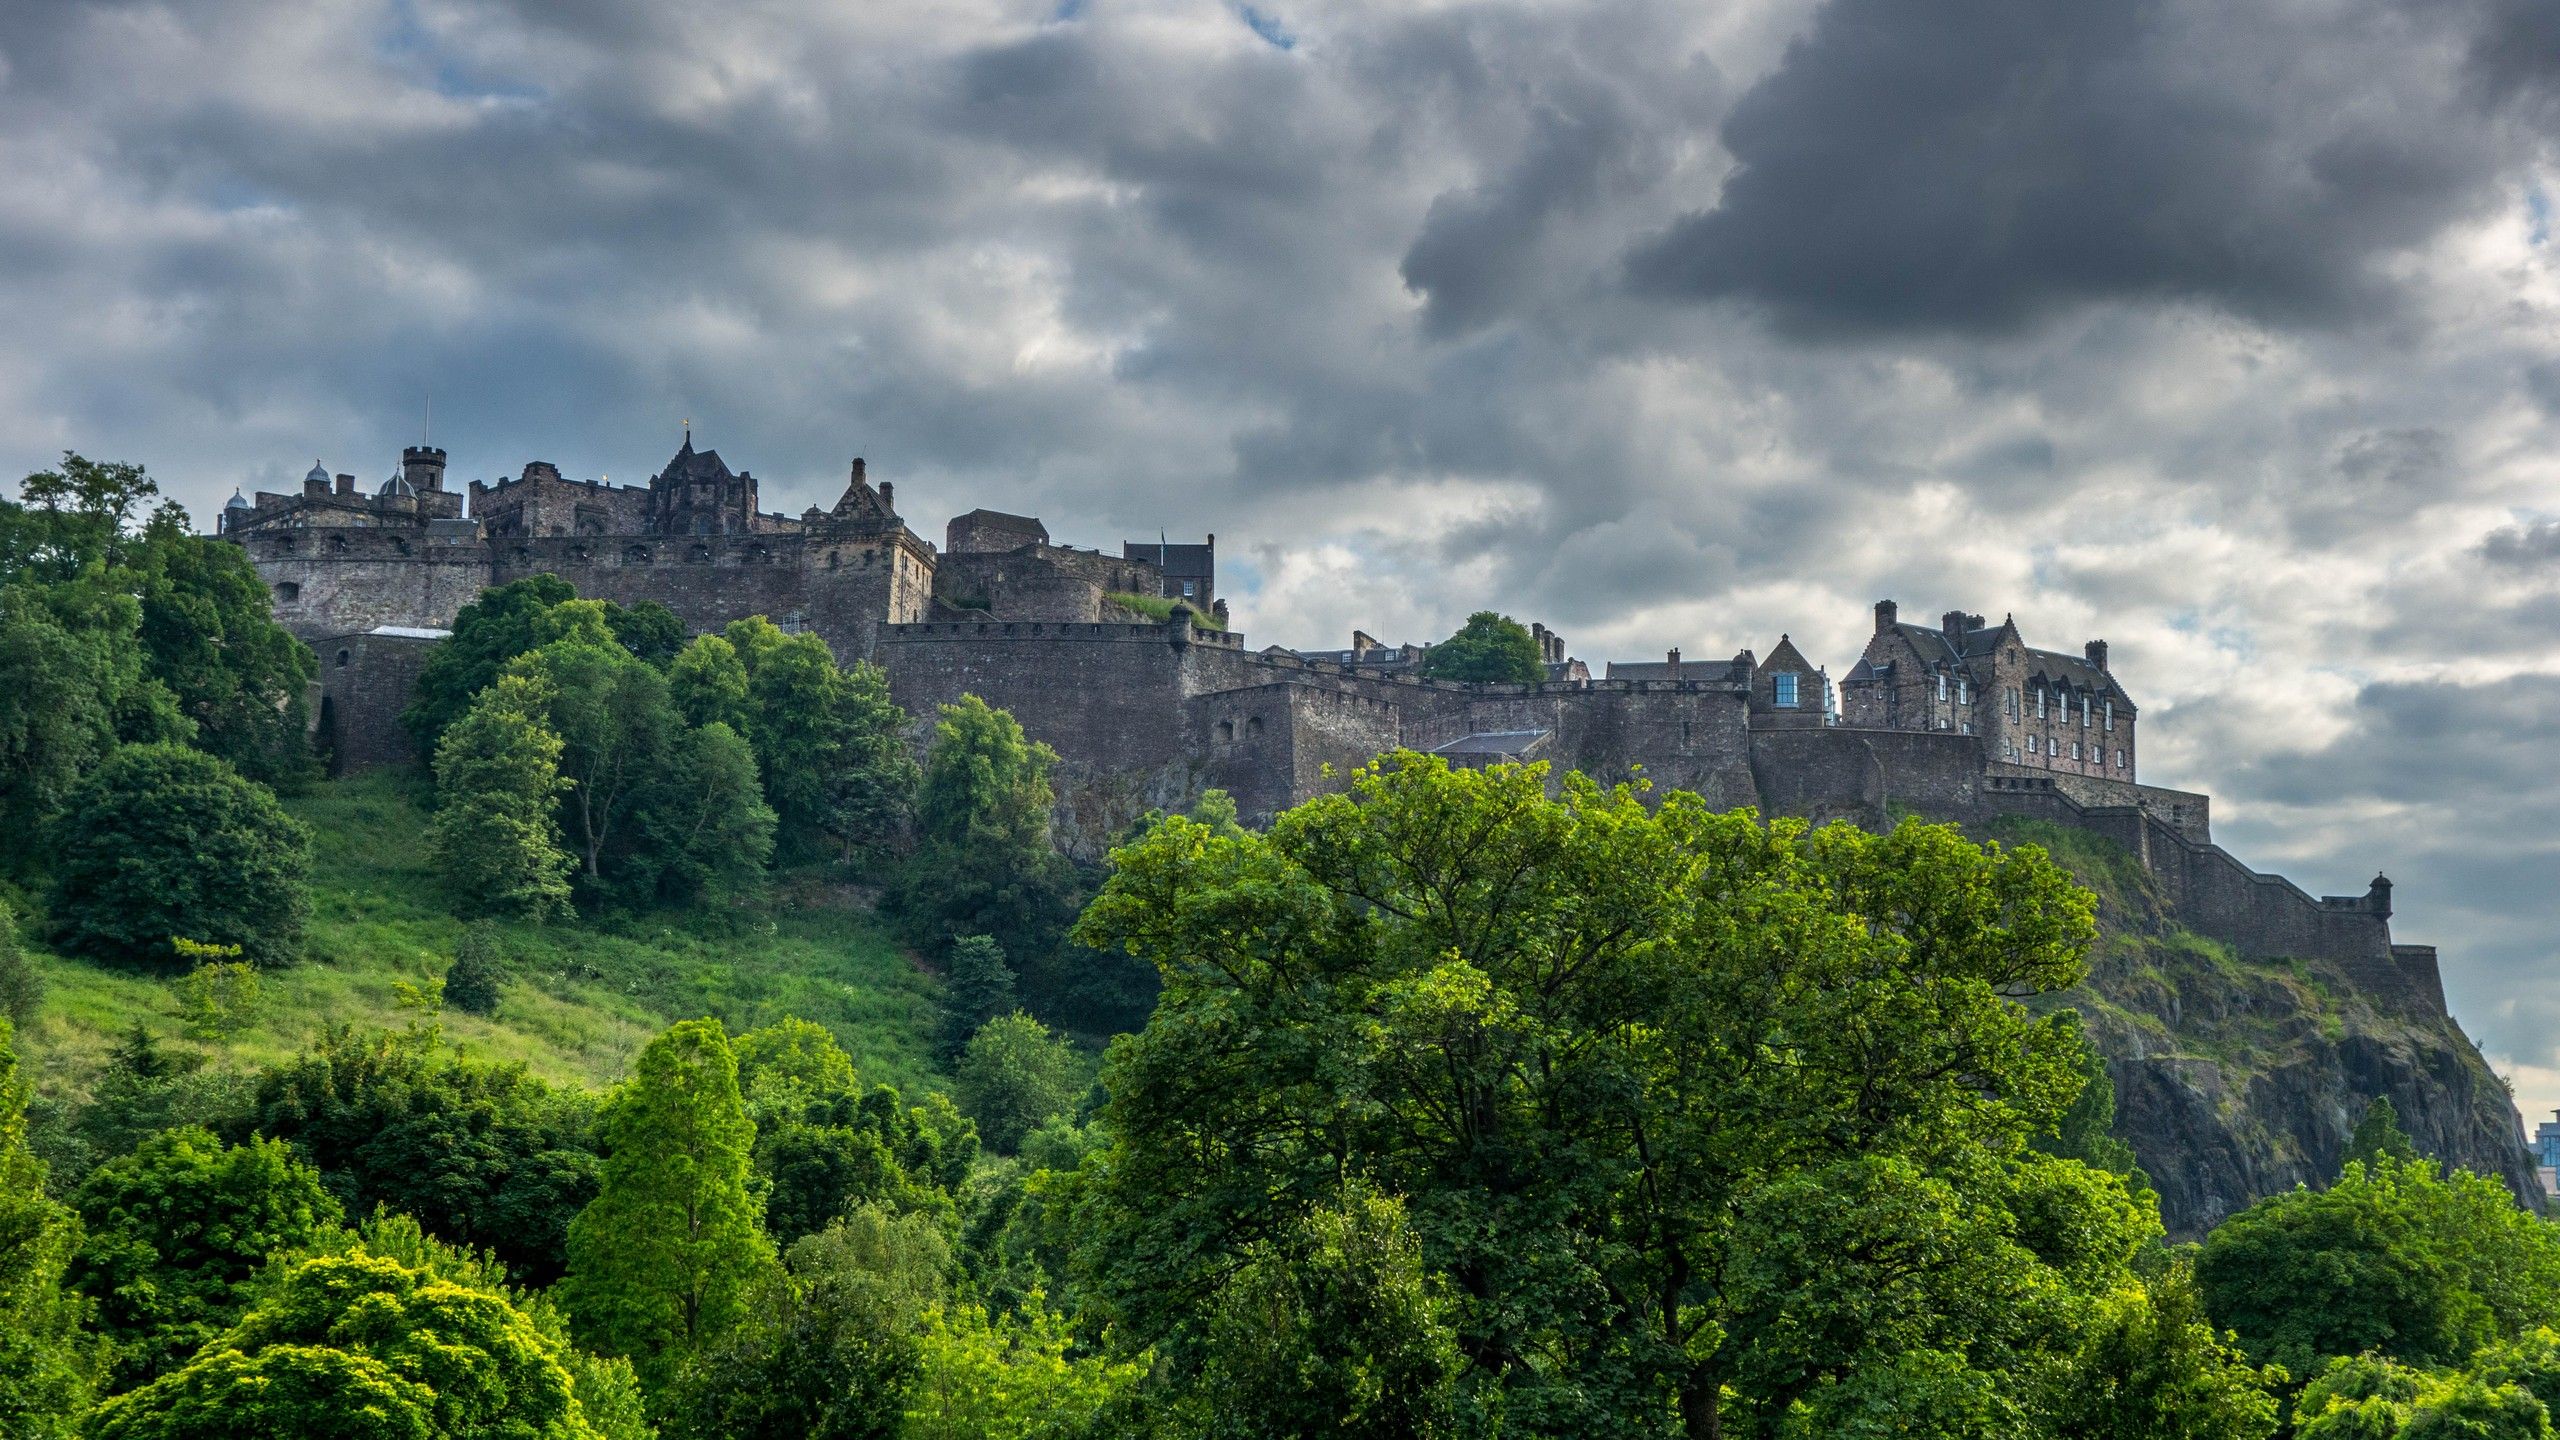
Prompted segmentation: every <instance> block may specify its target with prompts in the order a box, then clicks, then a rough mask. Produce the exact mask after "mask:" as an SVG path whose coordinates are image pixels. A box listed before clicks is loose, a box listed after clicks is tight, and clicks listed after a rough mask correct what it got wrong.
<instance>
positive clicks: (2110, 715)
mask: <svg viewBox="0 0 2560 1440" xmlns="http://www.w3.org/2000/svg"><path fill="white" fill-rule="evenodd" d="M2106 714H2107V733H2108V734H2110V735H2113V734H2114V733H2116V702H2114V701H2113V700H2110V701H2108V702H2107V711H2106Z"/></svg>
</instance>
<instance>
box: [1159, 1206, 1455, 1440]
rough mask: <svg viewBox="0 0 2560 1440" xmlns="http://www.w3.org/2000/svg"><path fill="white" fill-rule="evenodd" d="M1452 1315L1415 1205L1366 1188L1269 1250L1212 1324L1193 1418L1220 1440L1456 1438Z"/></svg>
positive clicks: (1264, 1248) (1190, 1402) (1255, 1258)
mask: <svg viewBox="0 0 2560 1440" xmlns="http://www.w3.org/2000/svg"><path fill="white" fill-rule="evenodd" d="M1451 1309H1452V1306H1451V1303H1450V1301H1449V1299H1448V1297H1447V1296H1445V1295H1443V1294H1442V1293H1440V1288H1439V1286H1438V1285H1437V1284H1436V1282H1435V1281H1434V1279H1433V1277H1431V1276H1430V1275H1428V1274H1427V1273H1425V1271H1424V1269H1423V1265H1422V1247H1421V1243H1420V1242H1419V1241H1418V1240H1416V1239H1415V1237H1414V1235H1413V1232H1412V1230H1411V1228H1410V1227H1409V1226H1408V1225H1407V1224H1406V1223H1405V1215H1404V1206H1403V1205H1402V1204H1401V1203H1400V1202H1398V1201H1396V1200H1393V1199H1390V1198H1388V1197H1385V1196H1381V1195H1375V1194H1371V1193H1369V1192H1367V1191H1366V1190H1364V1189H1362V1188H1360V1187H1358V1186H1353V1187H1351V1188H1349V1189H1348V1190H1346V1191H1345V1193H1344V1194H1343V1195H1342V1197H1341V1199H1340V1200H1339V1201H1338V1202H1336V1203H1332V1204H1327V1205H1324V1206H1322V1207H1319V1208H1317V1209H1314V1210H1311V1211H1309V1212H1308V1213H1307V1215H1306V1216H1305V1217H1304V1218H1303V1219H1301V1220H1300V1221H1299V1222H1298V1224H1297V1225H1296V1226H1295V1227H1294V1228H1293V1230H1292V1231H1291V1233H1290V1234H1288V1235H1287V1236H1286V1237H1284V1239H1283V1240H1282V1241H1281V1242H1279V1243H1276V1244H1264V1245H1261V1246H1257V1247H1256V1248H1255V1250H1254V1252H1253V1253H1252V1254H1251V1255H1250V1257H1249V1258H1248V1259H1247V1260H1246V1262H1245V1267H1244V1270H1243V1272H1242V1273H1241V1274H1240V1275H1239V1276H1238V1277H1237V1279H1236V1280H1235V1282H1234V1283H1232V1284H1231V1285H1229V1286H1228V1287H1227V1291H1226V1294H1225V1297H1224V1298H1223V1300H1222V1303H1221V1304H1220V1305H1219V1307H1218V1309H1217V1312H1216V1314H1215V1315H1214V1317H1213V1318H1212V1319H1211V1320H1210V1323H1209V1335H1208V1347H1207V1358H1206V1360H1205V1362H1204V1364H1203V1367H1202V1373H1201V1376H1200V1380H1199V1383H1198V1384H1197V1386H1196V1387H1195V1388H1194V1390H1193V1391H1192V1393H1191V1394H1190V1395H1189V1396H1187V1397H1185V1399H1186V1402H1187V1404H1186V1408H1187V1409H1189V1410H1190V1411H1192V1412H1193V1413H1194V1414H1195V1416H1196V1420H1195V1424H1196V1425H1197V1428H1198V1433H1199V1434H1201V1435H1202V1436H1204V1437H1217V1440H1227V1437H1232V1440H1262V1437H1266V1436H1280V1435H1306V1436H1315V1435H1326V1436H1339V1437H1342V1440H1427V1437H1431V1436H1439V1435H1452V1434H1455V1433H1457V1432H1456V1423H1457V1413H1458V1407H1457V1394H1456V1385H1457V1378H1458V1373H1459V1359H1458V1344H1457V1334H1456V1331H1455V1329H1454V1328H1453V1327H1452V1325H1451V1324H1450V1318H1449V1317H1450V1312H1451Z"/></svg>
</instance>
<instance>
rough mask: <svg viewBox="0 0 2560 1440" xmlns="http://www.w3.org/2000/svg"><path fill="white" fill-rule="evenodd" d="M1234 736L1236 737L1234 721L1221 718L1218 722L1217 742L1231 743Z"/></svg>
mask: <svg viewBox="0 0 2560 1440" xmlns="http://www.w3.org/2000/svg"><path fill="white" fill-rule="evenodd" d="M1235 738H1236V722H1234V721H1233V720H1221V721H1219V722H1218V743H1219V744H1221V745H1225V744H1231V743H1233V742H1234V740H1235Z"/></svg>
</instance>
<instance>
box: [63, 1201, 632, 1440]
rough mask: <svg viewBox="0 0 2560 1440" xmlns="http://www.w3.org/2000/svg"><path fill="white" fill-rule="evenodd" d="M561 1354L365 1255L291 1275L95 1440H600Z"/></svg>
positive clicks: (103, 1424)
mask: <svg viewBox="0 0 2560 1440" xmlns="http://www.w3.org/2000/svg"><path fill="white" fill-rule="evenodd" d="M562 1360H563V1356H562V1353H561V1347H560V1346H559V1345H558V1344H557V1343H556V1342H554V1341H553V1340H552V1339H551V1338H550V1337H548V1336H546V1335H544V1334H543V1333H542V1332H541V1330H540V1329H539V1328H537V1327H536V1325H535V1324H534V1323H533V1321H532V1320H530V1319H529V1318H527V1317H526V1316H525V1314H524V1313H523V1312H522V1311H520V1310H518V1309H517V1308H516V1307H515V1306H513V1305H511V1304H509V1303H508V1301H507V1300H506V1298H505V1297H503V1296H502V1295H499V1294H495V1293H492V1292H491V1291H488V1290H483V1289H475V1288H470V1287H467V1286H463V1285H458V1284H455V1283H453V1282H452V1281H449V1280H442V1279H438V1278H436V1277H434V1276H432V1275H429V1274H423V1273H421V1272H419V1271H417V1270H413V1269H411V1268H409V1267H408V1266H406V1265H403V1264H401V1263H400V1262H398V1261H396V1260H390V1259H385V1258H382V1257H378V1256H375V1255H371V1254H367V1253H365V1252H364V1251H363V1250H362V1249H361V1248H359V1249H358V1250H356V1251H355V1252H353V1253H350V1254H344V1255H324V1256H320V1257H318V1258H315V1259H311V1260H306V1261H304V1262H302V1263H301V1264H300V1265H298V1266H296V1267H295V1268H294V1270H293V1272H292V1273H291V1274H290V1275H289V1276H287V1277H286V1278H285V1279H284V1280H283V1281H282V1283H281V1284H279V1285H277V1286H276V1287H275V1289H274V1291H273V1293H272V1294H270V1295H268V1296H267V1297H265V1298H264V1299H263V1300H262V1301H261V1302H260V1303H259V1304H258V1305H257V1306H256V1307H255V1308H253V1309H251V1310H250V1311H249V1312H248V1313H246V1314H245V1315H243V1316H242V1317H241V1318H240V1320H239V1323H238V1324H236V1325H234V1326H232V1327H231V1328H230V1329H228V1330H227V1331H225V1332H224V1333H223V1334H222V1335H220V1336H219V1337H218V1338H215V1339H214V1340H213V1341H211V1343H209V1344H207V1345H206V1346H205V1347H204V1349H203V1350H202V1351H201V1352H199V1353H198V1354H197V1355H196V1356H195V1358H194V1359H192V1360H190V1361H188V1362H187V1364H186V1365H185V1367H184V1368H182V1369H179V1370H177V1371H175V1372H173V1373H171V1374H168V1375H164V1376H162V1377H160V1378H159V1379H156V1380H154V1381H152V1382H151V1383H150V1384H148V1385H145V1386H143V1387H142V1388H140V1389H138V1390H135V1391H133V1392H131V1393H129V1394H125V1395H120V1396H118V1397H116V1398H115V1399H113V1400H111V1401H109V1402H107V1404H106V1405H105V1406H103V1407H101V1409H100V1411H99V1414H98V1419H97V1422H96V1425H95V1428H94V1430H93V1431H92V1433H93V1434H94V1435H95V1436H97V1437H98V1440H229V1437H235V1436H249V1435H296V1436H328V1437H337V1436H345V1437H363V1440H377V1437H393V1436H399V1437H409V1436H415V1437H418V1440H429V1437H433V1440H445V1437H452V1440H598V1435H597V1431H596V1429H595V1427H593V1426H591V1425H590V1424H588V1423H587V1419H586V1415H585V1413H584V1411H583V1410H582V1409H581V1408H580V1406H579V1403H578V1396H577V1393H576V1390H575V1388H574V1384H573V1382H572V1380H571V1378H570V1372H569V1369H568V1368H567V1366H565V1365H564V1364H563V1363H562Z"/></svg>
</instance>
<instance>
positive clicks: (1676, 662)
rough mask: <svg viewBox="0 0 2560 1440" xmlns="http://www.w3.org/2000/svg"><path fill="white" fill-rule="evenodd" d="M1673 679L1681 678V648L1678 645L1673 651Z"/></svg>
mask: <svg viewBox="0 0 2560 1440" xmlns="http://www.w3.org/2000/svg"><path fill="white" fill-rule="evenodd" d="M1671 678H1672V679H1674V680H1677V679H1679V678H1680V648H1679V647H1678V646H1676V645H1675V646H1673V647H1672V649H1671Z"/></svg>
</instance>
